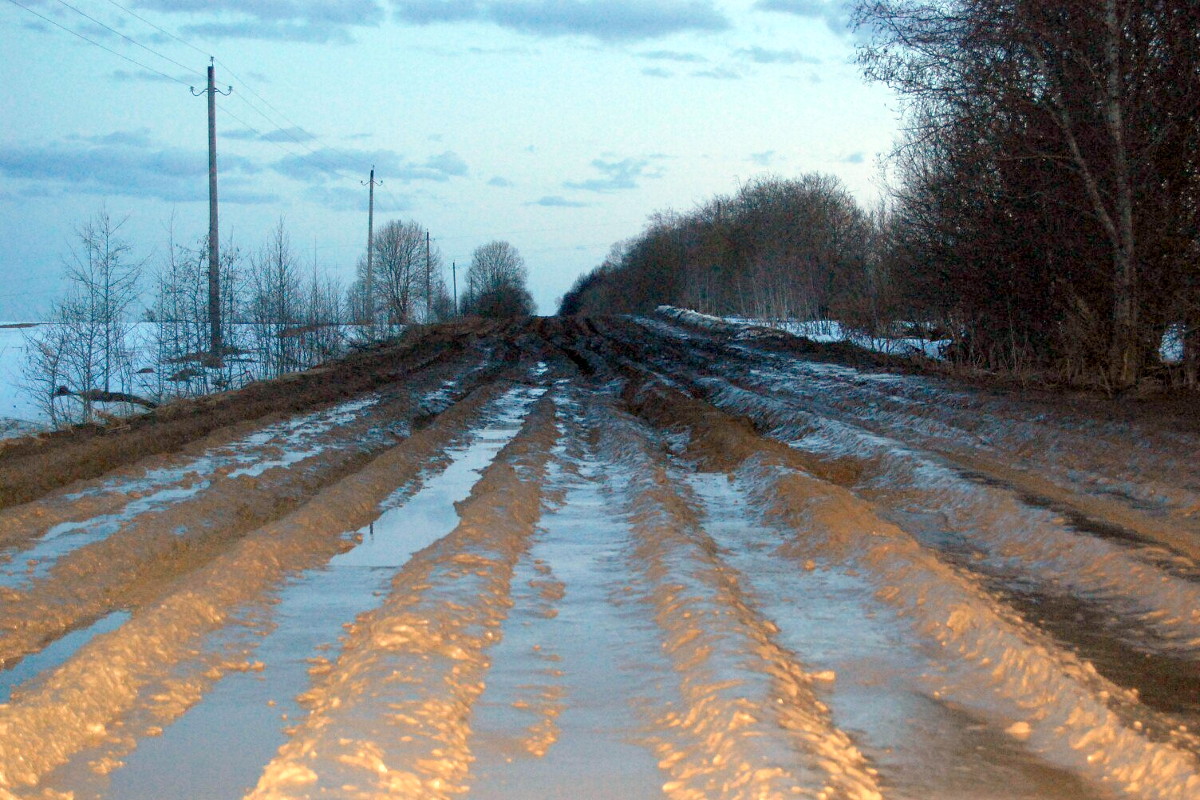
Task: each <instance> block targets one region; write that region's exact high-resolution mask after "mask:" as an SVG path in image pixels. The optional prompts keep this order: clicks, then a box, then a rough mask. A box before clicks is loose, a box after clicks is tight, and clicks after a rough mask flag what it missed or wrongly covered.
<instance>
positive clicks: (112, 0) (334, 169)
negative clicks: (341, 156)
mask: <svg viewBox="0 0 1200 800" xmlns="http://www.w3.org/2000/svg"><path fill="white" fill-rule="evenodd" d="M57 2H59V3H61V4H62V5H64V6H66V7H67V8H71V9H73V10H75V11H76V12H78V13H80V14H82V15H83V16H85V17H87V18H88V19H90V20H92V21H93V22H95V23H96V24H97V25H100V26H102V27H104V28H106V29H107V30H110V31H112V32H113V33H115V34H116V35H118V36H121V37H122V38H124V39H126V40H127V41H130V42H132V43H133V44H135V45H137V46H138V47H142V48H143V49H145V50H148V51H149V52H152V53H154V54H155V55H158V56H159V57H161V58H163V59H165V60H167V61H170V62H171V63H173V64H176V65H177V66H180V67H183V68H184V69H190V68H189V67H186V66H184V65H182V64H180V63H179V62H178V61H175V60H174V59H171V58H168V57H167V56H164V55H162V54H161V53H158V52H156V51H154V50H152V49H151V48H148V47H146V46H145V45H142V44H140V43H139V42H137V41H135V40H133V39H132V38H130V37H128V36H125V35H124V34H122V33H120V32H119V31H116V30H113V29H112V28H110V27H109V26H107V25H105V24H104V23H103V22H100V21H99V20H96V19H95V18H93V17H90V16H88V15H87V14H84V13H83V12H82V11H79V9H76V8H75V7H74V6H72V5H70V4H69V3H67V2H66V1H65V0H57ZM108 3H109V4H110V5H112V6H113V7H115V8H117V9H119V10H121V11H122V12H124V13H126V14H128V15H129V16H131V17H133V18H134V19H136V20H138V21H140V22H142V23H144V24H146V25H149V26H150V27H151V28H153V29H154V30H156V31H158V32H159V33H161V34H163V35H164V36H168V37H170V38H171V39H173V40H174V41H176V42H179V43H180V44H182V45H184V46H185V47H188V48H190V49H191V50H193V51H195V52H197V53H200V54H201V55H209V54H208V53H206V52H205V51H204V50H202V49H201V48H199V47H197V46H196V45H194V44H192V43H191V42H189V41H187V40H186V39H184V38H182V37H181V36H179V35H177V34H174V33H172V32H171V31H169V30H167V29H165V28H163V27H162V26H160V25H156V24H155V23H154V22H152V21H151V20H148V19H146V18H145V17H143V16H141V15H140V14H137V13H135V12H134V11H133V10H131V9H129V8H127V7H126V6H124V5H122V4H121V3H118V2H116V0H108ZM209 57H210V58H212V60H213V62H214V63H216V64H219V65H220V66H221V67H222V68H223V69H224V70H225V71H226V72H227V73H229V75H230V77H231V78H232V79H233V80H234V81H235V82H236V83H238V84H239V85H240V88H242V89H244V90H245V91H247V92H249V93H250V94H251V95H253V96H254V97H256V98H258V100H259V101H260V102H262V103H263V104H264V105H265V106H267V107H268V108H270V109H271V110H272V111H274V112H275V113H276V114H278V115H279V117H280V118H282V119H283V120H284V121H285V122H287V123H288V124H289V125H291V126H292V128H295V129H297V130H299V131H301V132H302V133H304V134H305V135H307V136H311V137H312V138H313V140H318V137H317V136H316V135H315V134H313V133H311V132H310V131H308V130H306V129H305V128H304V127H303V126H301V125H300V124H299V123H297V122H295V121H294V120H292V119H290V118H289V117H288V116H287V115H286V114H284V113H283V112H282V111H280V110H279V109H278V108H276V107H275V106H274V105H273V104H272V103H271V102H270V101H269V100H267V99H266V98H265V97H263V96H262V95H261V94H259V93H258V92H257V91H255V90H254V87H252V86H251V85H250V84H249V83H247V82H246V81H245V80H244V79H243V78H242V77H241V76H240V75H238V74H237V73H236V72H234V71H233V69H232V68H230V67H229V65H228V64H226V63H225V62H224V61H222V60H221V59H219V58H216V57H215V56H211V55H210V56H209ZM237 99H238V100H239V101H241V102H242V103H245V104H246V105H247V106H248V107H249V108H250V109H251V110H252V111H254V112H255V113H256V114H258V115H259V116H260V117H262V118H263V119H265V120H266V121H267V122H269V123H270V124H272V125H274V126H275V127H276V128H278V129H279V132H280V133H282V134H283V135H284V136H286V137H288V138H289V139H290V140H292V142H294V143H295V144H296V145H298V146H299V147H301V148H303V149H304V150H307V151H308V152H309V153H310V154H311V155H312V156H313V158H314V160H315V161H316V163H317V164H318V166H320V167H321V168H322V169H324V170H325V171H327V172H330V173H333V174H335V175H342V177H351V176H347V175H345V174H344V173H345V169H344V168H341V167H338V166H336V165H334V164H331V163H330V162H328V161H327V160H325V159H324V158H323V157H322V156H321V155H320V153H318V152H317V151H316V150H314V149H313V148H311V147H309V146H308V145H307V143H305V142H304V141H303V140H302V139H300V138H299V137H297V136H296V135H295V134H294V133H293V132H292V131H291V130H289V129H288V128H287V127H285V126H284V125H283V124H282V123H280V122H279V121H278V120H277V119H273V118H272V117H271V115H270V114H268V113H267V112H265V111H263V110H262V109H261V108H259V107H258V106H256V105H255V104H254V103H252V102H251V101H250V100H249V99H248V98H246V97H245V96H244V95H243V94H242V93H241V92H238V93H237ZM225 113H227V114H229V116H230V117H232V118H233V119H235V120H236V121H238V122H240V123H241V124H243V125H245V126H246V127H247V128H248V129H249V130H250V131H252V132H253V133H254V134H255V135H257V136H258V137H259V138H260V139H262V140H263V141H266V142H268V143H270V144H274V145H277V146H279V147H280V149H282V150H284V152H286V153H288V154H289V155H291V156H294V157H296V158H302V156H300V155H299V154H298V153H295V152H293V151H291V150H288V149H287V148H286V147H283V146H282V144H281V143H280V142H278V141H276V140H273V139H267V138H266V136H265V135H264V134H263V133H261V132H260V131H258V130H257V129H256V128H255V127H254V126H253V125H250V124H248V123H246V122H245V121H244V120H242V119H241V118H240V117H237V116H236V115H235V114H233V113H232V112H230V111H229V110H228V109H225Z"/></svg>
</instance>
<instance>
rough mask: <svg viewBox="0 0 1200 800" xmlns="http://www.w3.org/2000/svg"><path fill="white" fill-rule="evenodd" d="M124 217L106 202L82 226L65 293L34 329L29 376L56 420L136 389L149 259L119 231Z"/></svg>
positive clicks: (82, 415)
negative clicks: (138, 330)
mask: <svg viewBox="0 0 1200 800" xmlns="http://www.w3.org/2000/svg"><path fill="white" fill-rule="evenodd" d="M125 221H126V220H125V219H122V220H120V221H119V222H114V221H113V219H112V218H111V217H110V216H109V215H108V212H107V211H106V210H104V209H101V210H100V211H99V212H98V213H97V214H96V216H95V217H93V218H92V219H90V220H88V221H87V222H86V223H84V224H83V225H82V226H81V227H80V228H79V229H78V230H77V232H76V233H77V237H78V240H79V246H78V247H77V248H75V249H73V250H72V252H71V256H70V258H69V260H68V261H67V262H66V279H67V285H68V289H67V296H66V297H65V299H63V300H62V301H61V302H59V303H57V304H56V305H55V307H54V311H53V313H52V323H51V325H50V326H48V328H47V330H46V331H45V332H44V333H42V334H41V335H39V336H35V337H33V340H32V345H33V347H32V348H31V353H30V361H29V362H28V363H27V364H26V367H25V375H26V381H27V383H29V384H30V385H31V386H36V387H37V391H38V396H42V397H44V399H45V403H46V407H47V411H48V412H49V416H50V418H51V420H52V421H54V422H55V423H57V422H59V421H72V422H88V421H90V420H91V419H92V416H93V403H94V402H95V401H96V400H97V399H98V398H99V399H104V398H106V397H114V396H116V395H121V394H123V395H130V396H132V393H133V390H134V381H133V374H134V366H133V365H134V358H135V348H134V343H133V341H132V333H133V328H134V325H135V315H134V314H133V306H134V304H135V303H136V302H137V301H138V298H139V295H138V280H139V278H140V275H141V271H142V267H143V265H144V262H143V261H137V260H135V259H134V258H133V257H132V247H131V245H130V244H129V243H128V242H126V241H125V240H124V239H122V238H120V236H119V232H120V229H121V227H122V226H123V225H124V224H125ZM57 398H66V399H65V400H63V401H61V402H62V403H64V404H72V405H59V403H60V401H59V400H57Z"/></svg>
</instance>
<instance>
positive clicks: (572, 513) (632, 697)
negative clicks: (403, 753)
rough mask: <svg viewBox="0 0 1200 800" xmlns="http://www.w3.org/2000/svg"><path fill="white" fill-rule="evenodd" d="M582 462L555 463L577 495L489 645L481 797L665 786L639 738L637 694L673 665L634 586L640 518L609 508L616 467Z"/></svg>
mask: <svg viewBox="0 0 1200 800" xmlns="http://www.w3.org/2000/svg"><path fill="white" fill-rule="evenodd" d="M558 455H559V457H562V456H563V455H564V453H563V450H562V448H561V446H560V448H559V449H558ZM575 463H576V466H577V467H578V468H579V470H580V472H581V475H580V476H579V477H578V478H566V479H565V481H564V475H563V470H562V469H561V467H559V466H558V465H552V466H551V470H550V485H551V486H552V487H553V486H558V485H563V483H564V482H565V484H566V485H567V486H568V487H569V488H568V490H567V494H566V497H565V500H564V502H563V504H562V505H561V506H559V507H558V508H556V509H552V510H550V511H548V512H547V513H545V514H543V517H542V521H541V523H540V525H539V527H540V528H541V529H542V530H541V532H540V533H539V534H538V535H537V538H536V539H535V541H534V543H533V545H532V547H531V548H530V550H529V552H528V553H527V554H526V555H525V557H524V558H523V559H522V560H521V562H520V563H519V564H518V566H517V569H516V571H515V573H514V575H513V581H512V585H513V599H514V602H515V603H516V606H515V608H514V609H513V611H512V612H511V613H510V615H509V618H508V620H507V621H506V622H505V624H504V636H503V638H502V639H501V640H500V642H499V643H498V644H496V645H495V646H493V647H492V648H491V650H489V657H490V658H491V660H492V664H493V666H492V669H491V671H490V672H489V675H488V688H487V691H486V692H485V693H484V694H483V696H482V697H481V698H480V699H479V701H478V702H477V703H476V706H475V710H474V713H473V714H472V718H471V726H472V730H473V735H472V738H471V742H470V745H471V749H472V754H473V756H474V757H475V763H474V765H473V766H472V770H471V772H472V780H471V791H470V795H469V796H470V797H471V798H487V799H488V800H526V799H527V798H535V797H536V798H547V800H549V799H550V798H562V800H601V798H634V797H657V796H661V785H662V783H663V780H664V777H663V774H662V773H661V772H660V771H659V770H658V767H657V765H656V763H655V762H656V759H655V757H654V755H653V753H652V752H651V751H650V750H649V749H648V748H647V747H643V746H641V745H640V744H637V743H636V740H637V739H638V738H639V737H640V736H642V735H643V734H642V727H643V723H644V720H642V719H640V718H639V715H638V714H637V713H636V710H635V705H636V704H637V703H638V699H639V698H649V697H656V698H658V699H660V700H661V698H662V697H663V696H664V693H666V692H667V687H666V685H665V684H666V683H667V681H666V677H667V676H669V673H670V668H669V665H668V663H667V662H666V660H665V659H664V658H663V656H662V653H661V648H660V645H659V642H658V638H657V635H656V631H655V628H654V625H653V623H652V621H651V620H648V619H647V618H646V617H645V616H644V614H640V613H638V612H639V611H640V608H639V606H638V604H636V603H633V602H632V601H630V600H628V598H627V595H626V593H625V591H624V589H625V586H624V584H623V583H622V581H623V580H625V579H626V578H627V576H628V568H627V565H626V563H625V558H626V555H625V550H626V549H627V548H628V547H629V530H628V527H627V526H626V524H625V523H624V522H622V521H620V520H617V519H613V518H612V516H611V515H610V514H609V513H607V509H608V508H609V506H611V503H612V501H611V499H610V498H609V497H608V496H607V495H606V494H605V493H604V492H603V489H602V483H601V481H603V479H604V478H605V475H604V474H603V472H602V471H601V470H600V467H599V465H597V464H596V463H595V462H591V461H578V462H575ZM560 595H561V597H560ZM623 599H624V600H625V602H626V603H628V605H626V604H625V603H623V602H622V600H623Z"/></svg>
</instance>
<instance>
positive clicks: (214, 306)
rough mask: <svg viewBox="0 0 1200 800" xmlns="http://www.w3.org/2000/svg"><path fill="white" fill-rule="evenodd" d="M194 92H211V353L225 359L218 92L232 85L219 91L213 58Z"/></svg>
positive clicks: (216, 359) (218, 360) (218, 359)
mask: <svg viewBox="0 0 1200 800" xmlns="http://www.w3.org/2000/svg"><path fill="white" fill-rule="evenodd" d="M191 90H192V95H193V96H195V97H199V96H200V95H202V94H206V95H208V355H209V358H210V360H211V361H212V363H213V364H214V365H215V364H220V363H221V350H222V343H221V252H220V242H221V239H220V234H219V232H218V226H217V94H218V93H220V94H224V95H229V94H231V93H232V92H233V87H232V86H230V87H229V88H228V89H227V90H226V91H224V92H218V90H217V88H216V86H215V85H214V82H213V64H212V59H209V65H208V88H207V89H205V90H204V91H202V92H197V91H196V87H194V86H193V87H191Z"/></svg>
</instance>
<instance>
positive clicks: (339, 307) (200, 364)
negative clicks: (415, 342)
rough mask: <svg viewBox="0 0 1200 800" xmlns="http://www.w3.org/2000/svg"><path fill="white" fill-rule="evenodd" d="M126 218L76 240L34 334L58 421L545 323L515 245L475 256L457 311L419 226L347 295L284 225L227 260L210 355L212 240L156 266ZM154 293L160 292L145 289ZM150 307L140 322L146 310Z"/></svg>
mask: <svg viewBox="0 0 1200 800" xmlns="http://www.w3.org/2000/svg"><path fill="white" fill-rule="evenodd" d="M124 223H125V220H115V219H113V218H112V217H111V216H110V215H109V214H108V212H107V211H106V210H101V211H100V212H99V213H97V214H96V215H95V217H93V218H92V219H90V220H88V221H87V222H86V223H84V224H83V225H82V226H81V227H80V228H79V229H78V230H77V232H76V233H77V236H76V239H77V243H76V246H75V247H74V248H73V250H72V253H71V255H70V257H69V259H68V260H67V262H66V287H67V288H66V292H65V294H64V296H63V297H62V298H60V299H59V300H58V301H57V302H56V303H55V304H54V306H53V308H52V311H51V314H50V318H49V320H48V322H49V323H51V324H48V325H45V326H43V327H41V328H38V329H36V331H35V333H34V334H32V336H31V337H30V347H29V355H28V358H27V361H26V364H25V367H24V371H23V375H24V378H23V379H24V383H25V387H26V389H27V390H28V391H30V392H31V393H32V394H33V395H34V396H35V397H36V398H37V399H38V400H39V402H40V403H41V405H42V407H43V409H44V410H45V413H46V415H47V417H48V418H49V420H50V421H51V423H52V424H53V425H56V426H57V425H61V424H67V423H79V422H89V421H92V420H93V419H94V418H95V417H96V415H97V414H99V413H101V412H100V411H99V408H101V406H99V405H98V404H101V403H112V402H119V401H127V402H134V403H138V404H141V405H148V406H153V405H155V404H157V403H160V402H163V401H165V400H169V399H170V398H172V397H180V396H195V395H200V394H206V393H209V392H213V391H220V390H224V389H229V388H235V387H237V386H240V385H242V384H244V383H246V382H248V381H250V380H255V379H259V378H268V377H273V376H277V375H280V374H283V373H286V372H291V371H296V370H302V369H307V368H309V367H312V366H314V365H316V364H319V363H321V362H323V361H326V360H328V359H330V358H334V357H336V356H338V355H340V354H342V353H344V352H345V351H346V350H347V348H348V347H350V346H352V345H353V344H355V343H356V342H363V341H368V340H373V339H380V338H386V337H388V336H392V335H395V334H397V333H398V332H400V331H401V330H403V329H404V328H405V327H406V326H409V325H413V324H423V323H431V322H438V321H443V320H448V319H451V318H453V317H455V316H457V315H458V314H459V313H464V314H478V315H481V316H511V315H519V314H531V313H533V310H534V307H533V300H532V298H531V297H530V295H529V292H528V290H527V289H526V288H525V282H526V278H527V275H526V269H525V263H524V260H523V259H522V258H521V256H520V253H518V252H517V250H516V248H515V247H513V246H512V245H511V244H509V243H507V242H492V243H490V244H488V245H484V246H482V247H480V248H478V249H477V250H476V251H475V255H474V258H473V259H472V262H471V265H470V267H469V269H468V272H467V276H466V278H467V281H466V283H467V286H466V291H465V294H464V297H462V298H461V300H460V302H459V304H458V305H459V308H458V309H455V301H454V298H453V296H452V295H451V293H450V291H448V290H447V288H446V284H445V280H444V279H443V277H442V273H443V268H442V258H441V254H440V253H439V252H438V250H437V248H436V247H435V246H434V245H433V244H432V241H431V238H430V237H429V236H428V232H427V231H426V230H425V229H424V228H422V227H421V226H420V225H419V224H417V223H416V222H412V221H407V222H406V221H400V220H395V221H392V222H388V223H386V224H385V225H384V226H383V227H382V228H381V229H380V230H379V231H378V233H377V234H376V235H375V236H374V237H373V248H372V249H373V253H372V268H373V269H372V273H373V274H372V276H371V277H372V279H371V281H370V286H371V289H370V295H371V296H370V298H369V299H368V295H367V281H366V274H365V273H366V260H365V258H364V259H362V260H361V262H360V263H359V269H358V276H357V278H356V279H355V281H354V282H353V283H352V285H351V286H350V287H349V288H348V289H345V290H344V289H343V288H342V286H341V285H340V284H339V283H338V282H337V281H336V280H334V279H332V278H329V277H327V276H325V275H322V274H321V272H320V271H319V270H318V268H317V265H316V263H312V264H310V265H307V268H306V265H305V264H304V263H303V262H302V260H301V259H300V258H299V257H298V256H297V255H296V253H295V251H294V249H293V247H292V244H291V239H290V237H289V235H288V233H287V230H286V228H285V226H284V222H283V220H282V219H281V220H280V221H279V223H278V224H277V225H276V227H275V229H274V230H273V231H272V232H271V233H270V235H269V236H268V238H267V240H266V241H265V242H264V243H263V244H262V246H261V247H259V249H258V250H256V251H254V252H252V253H249V254H246V253H243V252H242V251H241V250H240V249H239V248H238V247H237V246H236V245H235V244H234V243H233V242H228V243H226V244H225V245H224V246H223V247H222V250H221V297H220V303H221V312H222V318H223V319H224V320H225V321H226V324H225V326H224V328H225V331H224V335H223V339H224V342H223V348H222V353H221V354H220V357H219V358H216V359H214V358H213V356H212V353H211V352H210V346H209V344H210V343H209V319H208V315H209V310H208V248H207V241H206V240H199V241H197V242H196V244H194V245H189V244H181V243H179V242H177V241H176V240H175V238H174V235H173V233H172V234H171V236H170V238H169V241H168V243H167V247H166V251H165V254H164V256H163V257H162V258H161V259H160V263H159V264H158V268H157V269H151V267H150V262H149V260H137V259H135V258H134V257H133V255H132V253H133V248H132V246H131V245H130V243H129V242H128V241H127V240H126V239H124V238H123V237H122V235H121V229H122V227H123V226H124ZM147 284H149V285H147ZM139 311H140V313H139Z"/></svg>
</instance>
